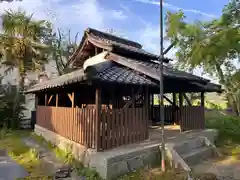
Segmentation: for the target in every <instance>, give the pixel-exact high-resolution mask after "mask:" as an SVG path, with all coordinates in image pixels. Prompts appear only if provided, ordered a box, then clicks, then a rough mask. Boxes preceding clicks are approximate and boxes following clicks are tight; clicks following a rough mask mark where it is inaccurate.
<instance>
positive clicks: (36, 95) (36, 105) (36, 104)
mask: <svg viewBox="0 0 240 180" xmlns="http://www.w3.org/2000/svg"><path fill="white" fill-rule="evenodd" d="M37 107H38V94H35V110H37Z"/></svg>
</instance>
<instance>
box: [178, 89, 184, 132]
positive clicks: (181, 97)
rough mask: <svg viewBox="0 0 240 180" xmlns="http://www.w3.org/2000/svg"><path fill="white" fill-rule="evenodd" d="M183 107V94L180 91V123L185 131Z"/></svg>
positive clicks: (181, 128)
mask: <svg viewBox="0 0 240 180" xmlns="http://www.w3.org/2000/svg"><path fill="white" fill-rule="evenodd" d="M182 107H183V94H182V93H179V116H180V117H179V118H180V119H179V121H180V122H179V124H180V130H181V131H183V130H184V128H183V121H184V119H183V113H182Z"/></svg>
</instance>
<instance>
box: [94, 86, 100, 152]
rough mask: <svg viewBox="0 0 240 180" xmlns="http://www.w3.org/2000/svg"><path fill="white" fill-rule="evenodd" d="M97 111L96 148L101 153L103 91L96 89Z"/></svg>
mask: <svg viewBox="0 0 240 180" xmlns="http://www.w3.org/2000/svg"><path fill="white" fill-rule="evenodd" d="M95 101H96V102H95V103H96V104H95V105H96V106H95V110H96V123H95V141H96V142H95V144H96V145H95V147H96V150H97V151H100V122H101V89H100V88H96V94H95Z"/></svg>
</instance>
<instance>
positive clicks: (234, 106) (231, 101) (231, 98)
mask: <svg viewBox="0 0 240 180" xmlns="http://www.w3.org/2000/svg"><path fill="white" fill-rule="evenodd" d="M216 70H217V73H218V77H219V80H220V83H221V84H222V85H223V86H224V87H225V90H226V94H227V99H228V101H229V104H230V106H231V108H232V109H233V111H234V113H235V115H236V116H240V112H239V110H238V105H237V102H236V100H235V97H234V95H233V93H232V92H231V87H229V83H227V82H226V80H225V78H224V74H223V71H222V69H221V66H220V64H218V63H216Z"/></svg>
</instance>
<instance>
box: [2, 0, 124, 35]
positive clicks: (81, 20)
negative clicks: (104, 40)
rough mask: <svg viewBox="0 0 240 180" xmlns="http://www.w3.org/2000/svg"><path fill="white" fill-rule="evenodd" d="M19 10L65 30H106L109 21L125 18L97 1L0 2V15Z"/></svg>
mask: <svg viewBox="0 0 240 180" xmlns="http://www.w3.org/2000/svg"><path fill="white" fill-rule="evenodd" d="M18 8H21V9H23V10H25V11H26V12H27V13H29V14H32V13H34V15H33V17H34V18H36V19H46V20H50V21H51V22H53V23H54V24H55V25H56V26H57V27H61V28H67V29H74V28H75V29H76V28H77V29H78V28H80V29H79V31H82V30H83V29H85V28H86V27H88V26H90V27H94V28H99V29H106V28H108V26H110V24H108V22H111V20H119V21H120V20H125V19H126V18H127V16H126V15H125V14H124V13H123V12H122V11H120V10H118V9H107V8H105V7H103V6H102V5H101V4H100V3H99V2H98V1H97V0H78V1H67V0H24V1H21V2H19V1H13V2H11V3H7V2H2V3H1V5H0V15H1V14H3V13H4V11H5V10H8V9H12V10H17V9H18Z"/></svg>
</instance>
